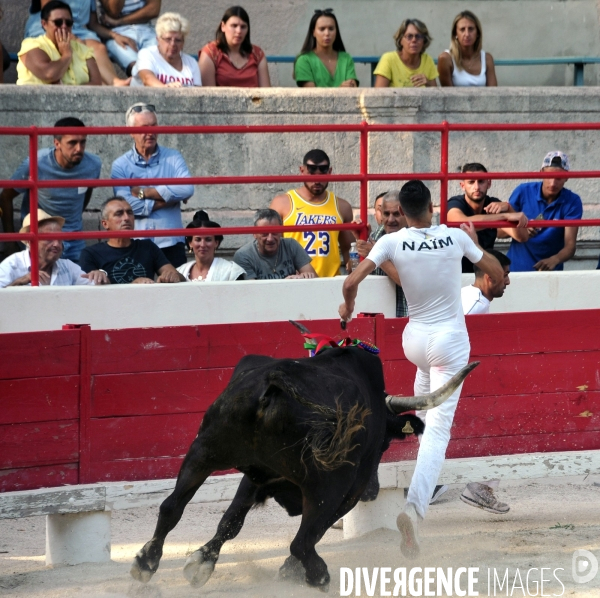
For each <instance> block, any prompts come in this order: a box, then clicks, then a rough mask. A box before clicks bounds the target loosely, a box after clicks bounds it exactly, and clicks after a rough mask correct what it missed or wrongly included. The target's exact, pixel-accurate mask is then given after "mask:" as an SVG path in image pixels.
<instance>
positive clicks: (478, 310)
mask: <svg viewBox="0 0 600 598" xmlns="http://www.w3.org/2000/svg"><path fill="white" fill-rule="evenodd" d="M460 296H461V299H462V306H463V313H464V314H465V316H474V315H477V314H489V313H490V303H491V301H489V300H488V299H486V298H485V297H484V295H483V293H482V292H481V290H480V289H478V288H477V287H474V286H473V285H472V284H470V285H469V286H468V287H463V288H462V289H461V290H460Z"/></svg>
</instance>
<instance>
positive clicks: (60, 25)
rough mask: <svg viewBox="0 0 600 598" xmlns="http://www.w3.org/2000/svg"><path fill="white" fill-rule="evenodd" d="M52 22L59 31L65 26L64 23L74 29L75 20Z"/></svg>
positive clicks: (53, 20)
mask: <svg viewBox="0 0 600 598" xmlns="http://www.w3.org/2000/svg"><path fill="white" fill-rule="evenodd" d="M50 22H51V23H54V24H55V25H56V27H58V28H59V29H60V28H61V27H62V26H63V23H64V24H65V25H66V26H67V27H68V28H69V29H71V27H73V19H52V20H51V21H50Z"/></svg>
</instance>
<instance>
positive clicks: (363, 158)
mask: <svg viewBox="0 0 600 598" xmlns="http://www.w3.org/2000/svg"><path fill="white" fill-rule="evenodd" d="M361 125H362V129H361V131H360V174H361V177H362V178H361V181H360V220H361V222H362V225H363V228H361V230H360V238H361V239H363V241H366V240H367V223H368V222H369V211H368V210H369V180H368V174H369V124H368V123H367V121H366V120H363V121H362V123H361Z"/></svg>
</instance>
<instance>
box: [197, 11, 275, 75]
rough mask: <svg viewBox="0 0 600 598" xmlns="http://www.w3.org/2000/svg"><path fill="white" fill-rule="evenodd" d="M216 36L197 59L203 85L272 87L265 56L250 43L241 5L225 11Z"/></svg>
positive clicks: (245, 14)
mask: <svg viewBox="0 0 600 598" xmlns="http://www.w3.org/2000/svg"><path fill="white" fill-rule="evenodd" d="M215 37H216V39H215V41H213V42H210V43H208V44H206V45H205V46H204V47H203V48H202V50H200V53H199V56H198V64H199V66H200V73H201V75H202V85H204V86H205V87H206V86H207V85H208V86H215V85H216V86H220V87H271V80H270V78H269V68H268V66H267V59H266V57H265V53H264V52H263V51H262V50H261V49H260V48H259V47H258V46H253V45H252V44H251V43H250V17H249V16H248V13H247V12H246V11H245V10H244V9H243V8H242V7H241V6H232V7H230V8H228V9H227V10H226V11H225V14H224V15H223V18H222V19H221V23H220V24H219V27H218V28H217V32H216V35H215Z"/></svg>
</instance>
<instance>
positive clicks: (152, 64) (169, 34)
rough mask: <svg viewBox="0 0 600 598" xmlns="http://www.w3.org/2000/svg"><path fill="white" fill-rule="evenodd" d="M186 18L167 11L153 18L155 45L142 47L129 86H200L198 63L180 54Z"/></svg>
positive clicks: (188, 28)
mask: <svg viewBox="0 0 600 598" xmlns="http://www.w3.org/2000/svg"><path fill="white" fill-rule="evenodd" d="M189 30H190V23H189V21H188V20H187V19H185V18H184V17H182V16H181V15H179V14H177V13H175V12H166V13H164V14H163V15H161V16H160V17H159V18H158V20H157V21H156V43H157V45H156V46H151V47H149V48H143V49H142V50H140V51H139V53H138V58H137V62H136V63H135V66H134V67H133V70H132V72H131V74H132V77H133V79H132V80H131V86H132V87H142V86H144V85H145V86H147V87H192V86H194V85H202V81H201V79H200V69H199V68H198V63H197V62H196V61H195V60H194V59H193V58H192V57H191V56H188V55H187V54H184V53H183V45H184V43H185V36H186V35H187V34H188V32H189Z"/></svg>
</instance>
